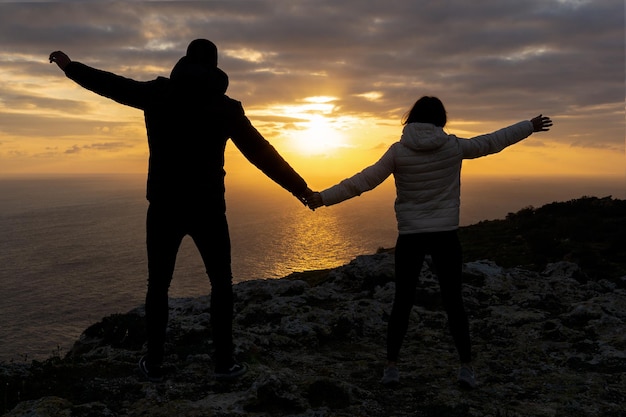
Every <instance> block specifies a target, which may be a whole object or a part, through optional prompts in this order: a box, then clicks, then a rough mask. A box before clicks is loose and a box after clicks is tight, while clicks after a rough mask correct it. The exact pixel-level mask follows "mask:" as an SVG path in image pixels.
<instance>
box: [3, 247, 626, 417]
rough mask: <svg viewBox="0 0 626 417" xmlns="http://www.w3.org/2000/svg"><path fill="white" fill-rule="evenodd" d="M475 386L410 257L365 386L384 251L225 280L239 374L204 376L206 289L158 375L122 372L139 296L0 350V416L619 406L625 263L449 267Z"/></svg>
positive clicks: (183, 316) (180, 319)
mask: <svg viewBox="0 0 626 417" xmlns="http://www.w3.org/2000/svg"><path fill="white" fill-rule="evenodd" d="M464 273H465V280H466V283H465V287H464V292H465V299H466V307H467V310H468V312H469V314H470V320H471V332H472V338H473V345H474V351H475V354H476V361H475V368H476V372H477V376H478V382H479V386H478V388H477V389H476V390H472V391H467V390H463V389H461V388H459V387H458V386H457V384H456V372H457V366H458V364H457V355H456V352H455V350H454V348H453V344H452V341H451V338H450V336H449V334H448V331H447V328H446V326H447V323H446V317H445V314H444V313H443V312H442V309H441V305H440V300H439V289H438V284H437V280H436V278H435V276H433V274H432V273H431V272H430V271H429V270H428V268H425V270H424V271H423V273H422V276H421V285H420V287H419V290H418V293H417V303H416V304H417V305H416V306H415V307H414V309H413V312H412V314H413V316H412V319H411V324H410V328H409V332H408V335H407V339H406V341H405V344H404V346H403V349H402V352H401V353H402V358H401V361H400V364H399V366H400V371H401V383H400V385H399V386H398V387H396V388H394V389H390V388H385V387H383V386H381V385H380V384H379V380H380V377H381V375H382V369H383V366H384V357H385V332H386V324H387V318H388V313H389V310H390V306H391V302H392V299H393V289H394V283H393V280H392V278H393V254H392V253H390V252H389V251H383V252H381V253H378V254H374V255H366V256H360V257H358V258H356V259H355V260H354V261H352V262H351V263H350V264H348V265H345V266H343V267H340V268H336V269H332V270H328V271H314V272H308V273H301V274H294V275H291V276H289V277H286V278H283V279H280V280H256V281H248V282H243V283H240V284H237V285H236V286H235V294H236V307H235V308H236V318H235V341H236V345H237V355H238V358H239V359H240V360H242V361H245V362H247V363H248V364H249V366H250V370H249V372H248V373H247V374H246V375H245V376H243V377H242V378H241V379H239V380H237V381H236V382H233V383H222V382H218V381H216V380H215V379H214V378H213V376H212V375H211V369H212V368H213V363H212V358H211V352H212V349H211V347H212V346H211V332H210V328H209V326H208V323H209V300H208V297H199V298H194V299H178V300H173V301H172V303H171V323H170V328H169V344H168V346H167V349H168V352H169V355H168V357H167V363H166V365H167V369H168V371H169V374H168V377H167V379H166V381H164V382H162V383H150V382H147V381H144V380H143V379H142V378H141V377H140V376H139V375H138V373H137V370H136V363H137V361H138V359H139V357H140V356H141V353H142V350H143V346H142V345H143V340H144V336H145V335H144V334H143V318H142V316H143V310H142V309H141V308H138V309H136V310H133V311H131V312H129V313H128V314H125V315H115V316H110V317H107V318H105V319H103V320H102V321H101V322H100V323H97V324H95V325H93V326H91V327H90V328H89V329H87V330H86V331H85V332H84V334H83V335H82V337H81V339H80V340H79V341H77V342H76V344H75V346H74V348H73V349H72V350H71V351H70V352H69V353H68V354H67V355H66V356H65V357H63V358H61V357H56V358H51V359H49V360H47V361H45V362H33V363H32V364H28V365H25V364H15V363H12V364H3V365H2V366H1V367H0V383H1V384H2V386H1V387H0V391H2V392H1V394H2V397H1V398H0V401H4V403H3V404H0V406H3V407H4V408H2V407H0V411H3V412H4V414H3V415H4V416H5V417H18V416H20V417H22V416H23V417H25V416H29V417H48V416H68V417H70V416H71V417H96V416H98V417H103V416H116V417H122V416H124V417H139V416H150V417H161V416H186V417H194V416H203V417H207V416H209V417H210V416H220V417H231V416H233V417H234V416H252V417H254V416H294V417H296V416H302V417H305V416H306V417H331V416H333V417H335V416H336V417H343V416H346V417H347V416H350V417H354V416H361V417H392V416H412V417H415V416H453V417H454V416H493V417H496V416H498V417H500V416H502V417H504V416H506V417H514V416H538V417H539V416H541V417H553V416H563V417H571V416H602V417H617V416H626V326H625V323H626V277H621V278H619V277H618V278H615V277H613V278H612V279H595V278H594V279H589V277H588V276H586V274H585V273H584V272H583V271H582V270H581V269H580V268H579V267H578V265H577V264H574V263H569V262H556V263H552V264H548V265H547V267H546V268H545V270H543V271H542V272H532V271H529V270H525V269H519V268H503V267H500V266H498V265H496V264H495V263H493V262H491V261H476V262H469V263H466V264H465V265H464Z"/></svg>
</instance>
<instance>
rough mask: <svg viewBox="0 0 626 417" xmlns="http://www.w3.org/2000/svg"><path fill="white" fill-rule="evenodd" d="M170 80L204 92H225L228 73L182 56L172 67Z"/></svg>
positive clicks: (220, 93)
mask: <svg viewBox="0 0 626 417" xmlns="http://www.w3.org/2000/svg"><path fill="white" fill-rule="evenodd" d="M170 80H172V82H173V83H174V84H176V85H178V86H180V87H181V88H183V89H185V90H188V91H191V92H194V91H195V92H196V93H197V94H199V95H202V94H219V95H222V94H225V93H226V90H227V89H228V75H226V73H225V72H224V71H222V70H221V69H219V68H218V67H211V66H207V65H201V64H198V63H196V62H193V61H191V60H190V59H189V58H188V57H186V56H184V57H182V58H181V59H180V60H179V61H178V62H177V63H176V65H175V66H174V68H172V72H171V74H170Z"/></svg>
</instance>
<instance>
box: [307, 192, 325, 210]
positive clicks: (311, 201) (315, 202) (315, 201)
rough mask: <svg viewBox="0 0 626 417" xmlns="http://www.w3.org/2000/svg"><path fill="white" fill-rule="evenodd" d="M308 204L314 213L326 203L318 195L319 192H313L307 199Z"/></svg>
mask: <svg viewBox="0 0 626 417" xmlns="http://www.w3.org/2000/svg"><path fill="white" fill-rule="evenodd" d="M306 203H307V206H309V208H310V209H311V210H313V211H315V209H316V208H320V207H322V206H323V205H324V202H323V201H322V195H321V194H320V193H318V192H317V191H315V192H313V193H312V194H311V195H310V196H309V197H308V198H307V199H306Z"/></svg>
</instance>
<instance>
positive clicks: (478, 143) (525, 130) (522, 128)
mask: <svg viewBox="0 0 626 417" xmlns="http://www.w3.org/2000/svg"><path fill="white" fill-rule="evenodd" d="M532 133H533V125H532V123H531V122H530V121H528V120H524V121H521V122H518V123H516V124H514V125H511V126H508V127H505V128H503V129H500V130H497V131H495V132H493V133H489V134H486V135H480V136H476V137H473V138H471V139H459V143H460V146H461V149H462V152H463V159H473V158H479V157H481V156H485V155H490V154H493V153H498V152H500V151H501V150H503V149H504V148H506V147H507V146H511V145H513V144H515V143H517V142H519V141H521V140H522V139H525V138H527V137H528V136H530V135H531V134H532Z"/></svg>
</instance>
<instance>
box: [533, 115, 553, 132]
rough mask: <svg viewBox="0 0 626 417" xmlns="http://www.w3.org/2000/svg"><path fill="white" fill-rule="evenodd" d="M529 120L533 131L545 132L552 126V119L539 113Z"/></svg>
mask: <svg viewBox="0 0 626 417" xmlns="http://www.w3.org/2000/svg"><path fill="white" fill-rule="evenodd" d="M530 122H531V123H532V124H533V132H545V131H547V130H550V129H549V128H550V127H551V126H552V120H551V119H550V118H549V117H547V116H542V115H541V114H540V115H539V116H537V117H533V118H532V119H530Z"/></svg>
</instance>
